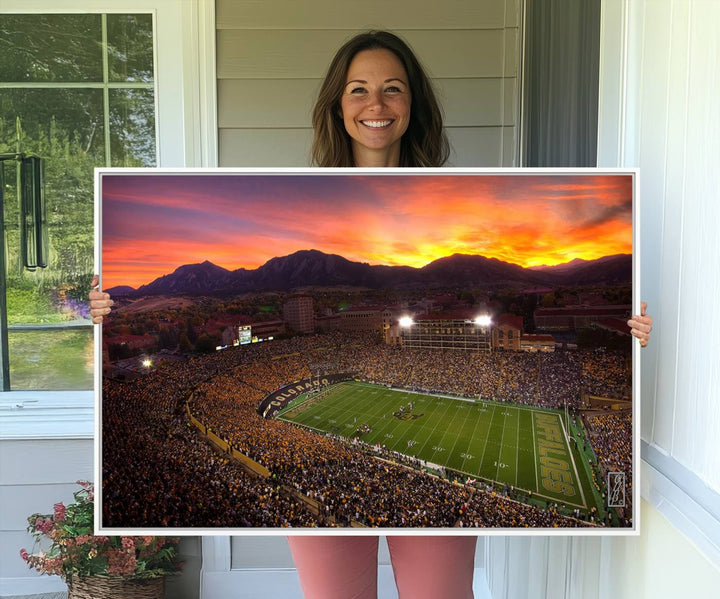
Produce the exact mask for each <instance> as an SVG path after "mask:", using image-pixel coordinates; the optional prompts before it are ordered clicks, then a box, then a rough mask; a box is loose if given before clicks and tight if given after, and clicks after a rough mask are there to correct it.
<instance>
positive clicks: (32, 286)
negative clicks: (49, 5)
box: [0, 14, 156, 389]
mask: <svg viewBox="0 0 720 599" xmlns="http://www.w3.org/2000/svg"><path fill="white" fill-rule="evenodd" d="M153 80H154V76H153V30H152V16H151V15H150V14H143V15H106V16H104V15H100V14H91V15H80V14H68V15H62V14H56V15H38V14H34V15H33V14H25V15H2V18H1V19H0V153H11V152H17V151H21V152H24V153H26V154H34V155H37V156H40V157H42V158H43V159H44V160H45V198H46V202H47V222H48V233H49V244H50V253H49V264H48V268H45V269H37V270H35V271H34V272H31V271H28V270H26V269H25V268H24V267H23V264H22V262H21V260H22V257H21V254H20V229H19V208H18V198H17V191H16V176H15V162H14V161H6V162H4V163H3V166H2V168H3V169H4V181H5V186H4V189H3V191H4V206H3V210H4V221H5V229H4V231H3V241H4V243H5V251H6V270H7V305H8V324H9V327H10V369H11V384H12V388H13V389H19V388H28V389H30V388H35V389H37V388H49V389H68V388H70V389H82V388H92V367H91V362H92V328H91V326H90V321H89V320H88V308H87V301H86V298H87V294H88V292H89V290H90V281H91V279H92V274H93V270H94V266H93V265H94V224H93V223H94V203H93V194H94V180H93V169H94V168H95V167H98V166H131V167H142V166H154V165H155V156H156V145H155V144H156V142H155V112H154V111H155V102H154V86H153ZM78 321H85V322H86V323H87V324H88V327H87V329H86V330H79V331H78V330H63V329H62V328H57V327H56V328H49V329H47V330H45V329H43V331H42V332H41V333H38V334H36V333H35V332H32V333H31V332H27V331H22V332H20V331H17V332H13V326H17V325H23V326H25V328H28V326H30V327H31V326H34V325H40V326H42V325H52V324H55V325H59V326H60V325H63V323H68V322H73V323H77V322H78ZM88 347H89V348H90V352H89V355H90V367H88V360H87V355H88ZM58 353H60V354H63V355H64V357H63V358H62V359H60V362H58V356H57V355H56V354H58ZM78 365H82V368H81V369H80V371H79V370H78V368H77V366H78ZM44 369H48V372H43V370H44ZM33 373H34V374H33Z"/></svg>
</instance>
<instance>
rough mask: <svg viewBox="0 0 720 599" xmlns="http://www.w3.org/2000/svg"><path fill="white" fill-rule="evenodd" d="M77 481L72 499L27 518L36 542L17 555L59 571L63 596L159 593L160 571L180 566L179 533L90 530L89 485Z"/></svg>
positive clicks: (110, 598) (105, 598)
mask: <svg viewBox="0 0 720 599" xmlns="http://www.w3.org/2000/svg"><path fill="white" fill-rule="evenodd" d="M78 483H79V484H80V486H81V487H82V488H81V489H80V490H79V491H76V492H75V493H73V495H74V497H75V502H74V503H71V504H70V505H64V504H62V503H56V504H55V507H54V510H53V513H52V514H33V515H32V516H30V517H29V518H28V528H27V530H28V532H29V533H30V534H31V535H32V536H33V537H34V539H35V547H33V553H30V552H28V551H27V550H26V549H21V550H20V557H22V559H23V560H25V562H26V563H27V565H28V566H29V567H30V568H32V569H34V570H36V571H37V572H39V573H41V574H56V575H58V576H61V577H62V579H63V580H64V581H65V582H66V583H67V585H68V599H163V593H164V589H165V577H166V576H168V575H171V574H174V573H176V572H179V571H180V569H181V567H182V564H181V563H180V562H179V560H178V556H177V544H178V542H179V539H177V538H168V537H156V536H144V537H106V536H94V535H93V511H94V510H93V500H94V497H95V494H94V489H93V485H92V483H89V482H87V481H78ZM48 545H49V546H48Z"/></svg>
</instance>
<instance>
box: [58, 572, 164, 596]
mask: <svg viewBox="0 0 720 599" xmlns="http://www.w3.org/2000/svg"><path fill="white" fill-rule="evenodd" d="M164 595H165V578H164V577H162V576H160V577H158V578H146V579H137V578H125V577H123V576H88V577H87V578H77V579H75V580H73V581H72V583H68V599H163V597H164Z"/></svg>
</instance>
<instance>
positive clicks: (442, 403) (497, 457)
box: [280, 382, 601, 510]
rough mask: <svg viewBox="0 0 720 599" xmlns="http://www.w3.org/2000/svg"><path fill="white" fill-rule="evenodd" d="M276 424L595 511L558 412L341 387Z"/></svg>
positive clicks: (287, 413) (284, 415)
mask: <svg viewBox="0 0 720 599" xmlns="http://www.w3.org/2000/svg"><path fill="white" fill-rule="evenodd" d="M410 402H411V403H412V409H410V407H409V406H408V404H409V403H410ZM401 406H402V407H403V411H402V412H401V411H400V408H401ZM280 419H282V420H286V421H289V422H294V423H296V424H300V425H302V426H305V427H308V428H311V429H314V430H317V431H321V432H332V433H335V434H338V435H341V436H343V437H347V438H349V439H352V438H353V437H356V436H357V437H359V438H360V439H362V440H363V441H365V442H366V443H369V444H372V445H375V444H378V443H380V444H382V445H385V446H386V447H387V448H388V449H390V450H392V451H397V452H399V453H402V454H404V455H407V456H413V457H416V458H419V459H421V460H424V461H426V462H429V463H431V464H436V465H439V466H443V467H446V468H448V469H451V470H454V471H456V472H459V473H462V474H464V475H467V476H468V478H472V479H477V480H485V481H495V482H500V483H507V484H508V485H512V486H513V487H515V488H517V489H521V490H525V491H531V492H532V494H533V496H535V497H539V498H542V499H545V500H550V501H557V502H558V503H564V504H565V505H567V506H568V507H571V508H576V507H577V508H580V509H582V510H585V509H588V508H589V507H592V506H594V505H596V506H597V507H598V509H601V506H600V505H597V502H596V496H595V495H594V494H593V492H592V487H591V485H592V484H593V483H592V482H591V479H590V475H589V474H588V472H587V467H586V466H585V465H584V464H583V463H582V462H581V459H582V458H581V457H580V455H579V453H578V452H577V450H576V449H575V448H574V447H571V445H574V444H571V443H568V440H567V438H566V433H565V431H566V426H565V422H564V414H563V412H560V411H556V410H546V409H540V408H530V407H526V406H519V405H516V404H503V403H495V402H491V401H482V402H480V401H478V402H472V401H463V400H460V399H453V398H449V397H443V396H433V395H424V394H419V393H413V392H409V391H404V390H398V389H388V388H386V387H382V386H377V385H369V384H366V383H359V382H346V383H340V384H339V385H336V386H335V387H333V388H332V389H330V390H329V392H328V393H327V394H326V395H325V396H324V397H322V398H321V399H319V400H317V399H316V400H314V401H313V400H310V401H306V402H305V403H302V404H300V405H299V406H297V405H296V406H293V407H291V409H289V410H286V411H284V412H283V413H282V414H281V415H280ZM364 426H365V427H366V428H365V431H367V428H368V427H369V431H368V432H363V427H364Z"/></svg>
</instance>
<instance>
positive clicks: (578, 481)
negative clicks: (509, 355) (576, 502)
mask: <svg viewBox="0 0 720 599" xmlns="http://www.w3.org/2000/svg"><path fill="white" fill-rule="evenodd" d="M557 418H558V420H559V421H560V426H561V427H562V429H563V433H565V447H567V449H568V457H569V458H570V461H571V462H572V465H573V470H575V482H577V485H578V487H580V497H581V498H582V502H583V507H586V508H587V502H586V501H585V493H583V488H582V482H580V475H579V474H578V471H577V464H576V463H575V460H574V459H573V455H572V451H571V449H570V444H569V443H568V438H567V431H566V430H565V423H564V422H563V419H562V418H561V417H560V416H559V415H558V417H557Z"/></svg>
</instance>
